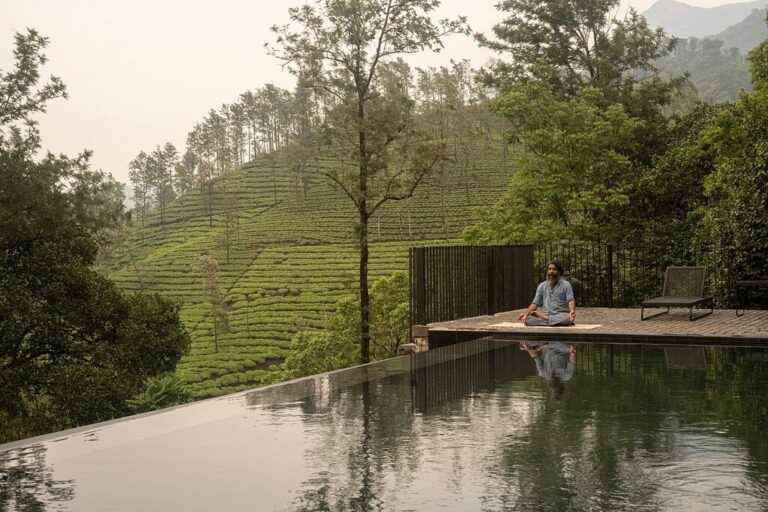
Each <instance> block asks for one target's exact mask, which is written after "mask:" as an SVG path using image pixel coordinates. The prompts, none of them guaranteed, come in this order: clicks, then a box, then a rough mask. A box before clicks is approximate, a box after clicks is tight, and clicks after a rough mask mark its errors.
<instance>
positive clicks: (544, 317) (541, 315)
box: [531, 311, 549, 320]
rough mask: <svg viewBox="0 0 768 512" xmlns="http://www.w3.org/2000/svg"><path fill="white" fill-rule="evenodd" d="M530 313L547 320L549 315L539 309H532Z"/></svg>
mask: <svg viewBox="0 0 768 512" xmlns="http://www.w3.org/2000/svg"><path fill="white" fill-rule="evenodd" d="M531 315H533V316H535V317H538V318H541V319H542V320H549V317H548V316H547V315H545V314H544V313H541V312H539V311H534V312H533V313H531Z"/></svg>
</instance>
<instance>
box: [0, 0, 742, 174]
mask: <svg viewBox="0 0 768 512" xmlns="http://www.w3.org/2000/svg"><path fill="white" fill-rule="evenodd" d="M653 1H654V0H634V1H633V5H635V7H636V8H637V9H638V10H640V11H643V10H645V9H647V8H648V7H649V6H650V5H651V4H652V3H653ZM302 3H304V1H303V0H282V1H278V0H218V1H213V0H67V1H64V0H0V70H8V69H9V68H10V66H11V64H12V57H13V56H12V50H13V34H14V33H15V32H19V31H24V30H25V29H26V27H32V28H35V29H37V30H38V31H39V32H40V33H41V34H43V35H44V36H47V37H49V38H50V40H51V42H50V45H49V47H48V49H47V52H46V54H47V55H48V57H49V63H48V65H47V66H46V69H45V70H44V71H45V76H47V75H50V74H54V75H56V76H59V77H60V78H61V79H62V80H63V81H64V83H65V84H66V85H67V90H68V93H69V96H70V97H69V100H55V101H53V102H51V103H50V104H49V108H48V113H47V114H45V115H43V116H41V117H40V118H39V119H40V128H41V132H42V137H43V146H44V149H47V150H51V151H53V152H54V153H66V154H69V155H74V154H75V153H78V152H80V151H82V150H83V149H85V148H87V149H91V150H93V151H94V157H93V160H92V161H93V164H94V167H97V168H101V169H103V170H105V171H108V172H110V173H112V175H113V176H115V178H116V179H118V180H120V181H123V182H126V181H127V172H128V171H127V167H128V162H129V161H130V160H131V159H132V158H133V157H134V156H135V155H136V154H137V153H138V152H139V151H141V150H151V149H153V148H154V147H155V146H156V145H158V144H162V143H164V142H165V141H171V142H173V143H174V144H176V146H177V147H178V148H179V150H183V148H184V142H185V139H186V135H187V132H189V130H190V129H191V128H192V126H193V125H194V123H195V122H197V121H199V120H201V119H202V117H203V116H204V115H205V114H206V113H207V112H208V110H209V109H211V108H218V107H219V106H220V105H221V104H222V103H225V102H232V101H235V100H236V99H237V97H238V95H239V94H240V93H241V92H244V91H246V90H248V89H255V88H257V87H260V86H262V85H264V84H266V83H269V82H273V83H275V84H277V85H279V86H281V87H286V88H291V87H292V83H293V81H292V78H291V76H290V75H289V74H288V72H287V71H283V70H281V69H280V66H279V64H278V62H277V61H276V60H275V59H274V58H272V57H270V56H268V55H267V54H266V53H265V51H264V47H263V46H264V43H266V42H270V43H271V42H273V41H274V37H273V35H272V33H271V32H270V31H269V27H270V26H272V25H273V24H282V23H285V22H286V21H287V10H288V7H290V6H292V5H298V4H302ZM496 3H497V0H443V2H442V7H441V9H440V12H439V14H438V16H439V17H441V18H443V17H453V16H456V15H459V14H464V15H467V16H468V17H469V23H470V25H471V26H472V28H473V29H474V30H477V31H483V32H488V31H489V30H490V27H491V26H492V25H493V24H495V23H497V22H498V21H499V20H500V19H501V17H500V13H499V12H498V11H496V9H495V7H494V5H495V4H496ZM688 3H690V4H692V5H699V6H703V7H709V6H713V5H719V4H723V3H729V2H727V1H724V0H688ZM490 55H491V54H490V53H489V52H488V51H487V50H484V49H480V48H478V47H477V46H476V45H475V43H474V42H473V41H472V40H471V39H469V38H466V37H464V36H453V37H451V38H448V39H446V41H445V50H444V51H443V53H441V54H439V55H434V54H431V53H430V54H426V55H418V56H414V58H413V59H410V62H411V64H413V65H417V66H422V67H424V66H430V65H431V66H437V65H442V64H447V63H448V60H449V59H450V58H454V59H456V60H460V59H465V58H466V59H470V60H471V61H472V65H473V66H474V67H479V66H481V65H482V64H483V63H485V62H486V60H487V59H488V57H489V56H490Z"/></svg>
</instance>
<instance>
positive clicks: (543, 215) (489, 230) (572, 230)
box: [465, 82, 641, 244]
mask: <svg viewBox="0 0 768 512" xmlns="http://www.w3.org/2000/svg"><path fill="white" fill-rule="evenodd" d="M601 99H602V97H601V94H600V92H599V91H596V90H586V89H585V90H583V91H582V94H581V95H580V96H579V97H576V98H570V99H559V98H557V97H556V96H555V95H554V94H553V92H552V90H551V88H550V87H549V86H547V85H546V84H542V83H538V82H531V83H528V84H523V85H521V86H515V87H514V88H513V89H512V91H510V92H509V93H507V94H506V95H504V96H502V97H501V98H500V99H499V100H498V102H497V103H496V108H497V112H498V113H499V114H501V115H503V116H505V117H506V118H508V119H509V120H510V121H511V124H512V125H513V128H512V129H513V134H514V135H515V136H517V137H518V139H519V140H520V141H521V142H522V144H523V146H524V147H525V148H526V151H525V153H523V154H522V156H521V157H520V159H519V160H520V162H519V168H518V171H517V172H516V173H515V175H514V176H513V177H512V181H511V183H510V186H509V189H508V190H507V192H506V193H505V194H504V196H503V197H502V199H501V200H500V201H499V202H498V203H496V205H494V206H493V208H488V209H485V210H484V211H483V213H482V214H481V215H482V221H481V222H480V223H479V224H477V225H476V226H474V227H472V228H470V229H468V230H467V232H466V234H465V237H466V239H467V241H468V242H469V243H473V244H488V243H538V242H543V241H549V240H559V239H563V238H576V239H582V240H603V239H615V238H616V237H617V236H618V235H619V233H620V232H621V229H622V227H621V225H620V224H618V223H616V222H615V220H618V219H615V217H614V212H615V210H616V208H617V207H620V206H623V205H626V204H627V203H628V201H629V196H628V192H629V186H630V183H629V177H630V172H629V170H630V168H631V161H630V160H629V159H628V158H627V157H626V156H625V154H623V152H624V153H625V152H626V150H627V148H628V147H629V146H630V145H632V144H633V138H634V135H635V132H636V130H637V128H638V126H640V124H641V122H640V121H638V120H637V119H632V118H630V117H629V116H628V115H627V114H626V113H625V112H624V110H623V109H622V108H621V106H618V105H613V106H611V107H608V108H607V109H602V108H600V107H599V106H598V105H599V103H600V100H601Z"/></svg>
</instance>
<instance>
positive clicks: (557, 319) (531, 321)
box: [524, 312, 573, 327]
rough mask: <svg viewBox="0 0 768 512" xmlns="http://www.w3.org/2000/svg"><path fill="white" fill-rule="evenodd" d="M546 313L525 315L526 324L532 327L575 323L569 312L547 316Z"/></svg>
mask: <svg viewBox="0 0 768 512" xmlns="http://www.w3.org/2000/svg"><path fill="white" fill-rule="evenodd" d="M543 316H544V315H541V313H538V312H534V313H531V314H530V315H528V316H526V317H525V322H524V323H525V325H528V326H532V327H554V326H557V325H573V322H571V316H570V314H568V313H553V314H551V315H549V317H547V318H542V317H543Z"/></svg>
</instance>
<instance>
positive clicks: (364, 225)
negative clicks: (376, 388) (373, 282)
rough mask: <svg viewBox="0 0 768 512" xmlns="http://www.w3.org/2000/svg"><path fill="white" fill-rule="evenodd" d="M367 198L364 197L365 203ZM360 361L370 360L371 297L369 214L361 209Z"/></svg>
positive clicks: (363, 362)
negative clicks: (369, 278) (369, 293)
mask: <svg viewBox="0 0 768 512" xmlns="http://www.w3.org/2000/svg"><path fill="white" fill-rule="evenodd" d="M364 204H365V200H364V199H363V205H364ZM359 229H360V240H359V241H360V362H361V363H362V364H365V363H367V362H369V361H370V359H371V356H370V344H371V332H370V312H369V309H370V297H369V295H368V257H369V252H368V214H367V213H365V211H364V210H362V209H361V211H360V227H359Z"/></svg>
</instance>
